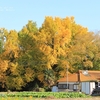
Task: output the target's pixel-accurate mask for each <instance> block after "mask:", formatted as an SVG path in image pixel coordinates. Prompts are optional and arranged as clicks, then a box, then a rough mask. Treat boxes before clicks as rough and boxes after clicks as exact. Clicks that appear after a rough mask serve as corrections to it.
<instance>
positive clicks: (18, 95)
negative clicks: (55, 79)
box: [0, 92, 90, 100]
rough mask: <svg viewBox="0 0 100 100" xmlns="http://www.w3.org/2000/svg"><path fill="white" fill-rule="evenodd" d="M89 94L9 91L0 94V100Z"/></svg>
mask: <svg viewBox="0 0 100 100" xmlns="http://www.w3.org/2000/svg"><path fill="white" fill-rule="evenodd" d="M89 97H90V96H88V95H85V94H83V93H79V92H10V93H2V94H0V100H36V98H38V100H39V99H41V98H42V99H44V98H46V99H50V98H51V99H52V98H53V99H54V98H55V99H60V98H89Z"/></svg>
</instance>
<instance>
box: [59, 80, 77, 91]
mask: <svg viewBox="0 0 100 100" xmlns="http://www.w3.org/2000/svg"><path fill="white" fill-rule="evenodd" d="M60 84H68V88H67V89H61V88H59V87H58V91H67V90H69V91H73V89H77V87H75V86H74V84H76V82H59V84H58V85H60Z"/></svg>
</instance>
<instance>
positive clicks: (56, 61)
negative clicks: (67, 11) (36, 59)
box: [38, 17, 74, 82]
mask: <svg viewBox="0 0 100 100" xmlns="http://www.w3.org/2000/svg"><path fill="white" fill-rule="evenodd" d="M73 24H74V18H73V17H66V18H63V19H61V18H59V17H55V18H53V17H46V18H45V20H44V22H43V24H42V27H41V28H40V29H39V34H38V41H39V49H40V50H41V51H42V52H43V53H44V63H45V65H44V68H45V70H47V69H48V72H50V71H49V70H53V71H54V75H52V76H56V79H55V80H57V79H58V77H59V76H60V74H61V72H64V69H66V68H67V66H66V65H67V64H68V63H67V59H66V56H67V53H68V51H69V50H68V45H69V43H70V40H71V28H72V25H73ZM65 71H66V70H65ZM42 75H44V73H43V74H42ZM44 76H45V75H44ZM41 77H42V76H41ZM48 77H49V76H48ZM42 79H44V78H42ZM52 79H53V78H52ZM40 80H41V78H40ZM55 80H54V81H55ZM42 81H43V80H42ZM44 82H45V81H44Z"/></svg>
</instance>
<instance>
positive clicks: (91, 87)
mask: <svg viewBox="0 0 100 100" xmlns="http://www.w3.org/2000/svg"><path fill="white" fill-rule="evenodd" d="M94 89H95V82H90V94H92V92H93V90H94Z"/></svg>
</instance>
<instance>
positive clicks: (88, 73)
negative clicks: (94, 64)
mask: <svg viewBox="0 0 100 100" xmlns="http://www.w3.org/2000/svg"><path fill="white" fill-rule="evenodd" d="M97 87H100V71H92V70H79V71H78V73H74V74H66V75H65V76H64V77H62V78H60V79H59V80H58V91H67V90H68V91H81V92H84V93H85V94H92V92H93V90H94V89H95V88H97Z"/></svg>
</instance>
